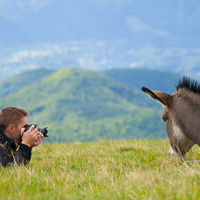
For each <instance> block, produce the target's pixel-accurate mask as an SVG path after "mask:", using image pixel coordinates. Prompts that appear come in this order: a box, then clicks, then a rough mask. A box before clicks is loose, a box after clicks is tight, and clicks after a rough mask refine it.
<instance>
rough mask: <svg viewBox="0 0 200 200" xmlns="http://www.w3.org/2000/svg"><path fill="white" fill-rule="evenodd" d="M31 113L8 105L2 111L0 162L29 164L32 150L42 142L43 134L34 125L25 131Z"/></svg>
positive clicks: (3, 163) (5, 164)
mask: <svg viewBox="0 0 200 200" xmlns="http://www.w3.org/2000/svg"><path fill="white" fill-rule="evenodd" d="M28 114H29V113H28V112H27V111H26V110H24V109H21V108H18V107H12V106H8V107H5V108H3V109H2V110H1V112H0V163H1V165H3V166H4V167H5V166H7V165H9V164H27V163H29V161H30V160H31V150H32V148H33V147H34V146H38V145H39V144H41V142H42V138H43V134H42V133H41V132H39V131H38V129H37V128H35V127H34V125H32V126H31V128H30V129H29V130H28V131H26V132H24V130H25V128H24V126H25V125H27V124H28V122H27V118H26V117H27V115H28Z"/></svg>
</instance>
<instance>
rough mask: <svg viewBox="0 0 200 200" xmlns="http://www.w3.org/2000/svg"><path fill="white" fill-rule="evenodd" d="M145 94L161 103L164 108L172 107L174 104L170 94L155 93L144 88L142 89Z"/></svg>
mask: <svg viewBox="0 0 200 200" xmlns="http://www.w3.org/2000/svg"><path fill="white" fill-rule="evenodd" d="M141 89H142V91H143V92H145V93H146V94H147V95H149V96H150V97H151V98H153V99H155V100H157V101H158V102H159V103H161V104H162V105H164V106H170V105H171V103H172V98H173V97H172V96H171V95H169V94H165V93H163V92H155V91H151V90H149V89H148V88H145V87H142V88H141Z"/></svg>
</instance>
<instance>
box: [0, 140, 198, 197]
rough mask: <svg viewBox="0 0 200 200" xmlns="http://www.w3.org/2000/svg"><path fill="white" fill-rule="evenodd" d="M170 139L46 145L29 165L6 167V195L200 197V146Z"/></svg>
mask: <svg viewBox="0 0 200 200" xmlns="http://www.w3.org/2000/svg"><path fill="white" fill-rule="evenodd" d="M168 149H169V141H168V140H124V141H98V142H91V143H54V144H49V143H43V144H42V145H40V146H39V147H36V148H34V149H33V155H32V160H31V162H30V164H29V165H28V166H16V167H8V168H0V174H1V177H0V178H1V182H0V188H1V199H18V198H20V199H70V200H73V199H87V200H90V199H109V200H110V199H154V200H156V199H200V190H199V188H200V164H199V163H198V162H197V163H195V162H194V163H191V162H187V161H188V160H190V161H195V160H200V149H199V148H198V147H197V146H195V147H193V149H192V150H191V151H190V153H189V154H188V155H187V159H186V160H182V159H169V158H168V157H167V152H168Z"/></svg>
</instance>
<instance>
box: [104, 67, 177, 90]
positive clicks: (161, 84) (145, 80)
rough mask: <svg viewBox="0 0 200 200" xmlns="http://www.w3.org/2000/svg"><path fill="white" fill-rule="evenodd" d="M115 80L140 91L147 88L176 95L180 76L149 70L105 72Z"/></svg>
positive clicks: (114, 70) (113, 70) (112, 70)
mask: <svg viewBox="0 0 200 200" xmlns="http://www.w3.org/2000/svg"><path fill="white" fill-rule="evenodd" d="M103 73H104V74H106V75H107V76H110V77H112V78H114V79H115V80H117V81H119V82H121V83H125V84H127V85H130V86H134V87H136V88H138V89H140V88H141V87H142V86H145V87H147V88H149V89H152V90H155V91H162V92H165V93H168V94H171V93H174V92H175V91H176V88H175V87H174V85H175V84H176V83H177V81H178V79H179V77H180V74H176V73H172V72H163V71H156V70H147V69H111V70H107V71H104V72H103Z"/></svg>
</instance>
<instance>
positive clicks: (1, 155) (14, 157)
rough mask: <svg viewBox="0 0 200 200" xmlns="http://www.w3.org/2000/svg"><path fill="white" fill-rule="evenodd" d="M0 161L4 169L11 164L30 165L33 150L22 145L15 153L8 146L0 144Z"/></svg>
mask: <svg viewBox="0 0 200 200" xmlns="http://www.w3.org/2000/svg"><path fill="white" fill-rule="evenodd" d="M0 159H1V164H2V166H4V167H6V166H7V165H9V164H23V165H25V164H28V163H29V161H30V160H31V148H29V147H28V146H26V145H24V144H21V145H20V147H19V149H18V150H17V151H15V150H14V149H11V147H9V146H8V145H6V144H0Z"/></svg>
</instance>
